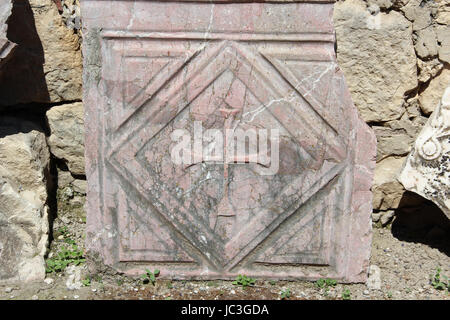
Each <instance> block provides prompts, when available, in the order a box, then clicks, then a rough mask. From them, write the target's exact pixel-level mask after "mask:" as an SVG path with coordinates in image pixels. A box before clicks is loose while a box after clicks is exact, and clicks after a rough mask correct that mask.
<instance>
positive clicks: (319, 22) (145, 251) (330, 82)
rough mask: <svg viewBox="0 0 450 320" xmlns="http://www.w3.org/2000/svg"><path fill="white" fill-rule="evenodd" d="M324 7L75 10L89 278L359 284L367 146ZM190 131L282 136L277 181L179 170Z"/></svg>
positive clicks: (101, 5)
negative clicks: (154, 275) (176, 152)
mask: <svg viewBox="0 0 450 320" xmlns="http://www.w3.org/2000/svg"><path fill="white" fill-rule="evenodd" d="M332 2H333V1H308V2H304V1H276V2H274V1H271V2H264V1H259V2H252V1H214V2H210V1H196V2H190V1H181V2H180V1H178V2H173V1H158V2H156V1H97V0H95V1H89V0H81V9H82V19H83V28H84V30H83V35H84V40H83V51H84V64H85V68H84V70H85V71H84V72H85V73H84V104H85V108H86V121H85V123H86V139H85V141H86V174H87V179H88V203H87V211H88V216H87V249H88V253H89V258H90V262H91V266H93V267H94V268H102V266H104V265H106V266H109V267H111V268H113V269H114V270H117V271H119V272H123V273H126V274H129V275H138V274H142V273H143V270H144V269H145V268H149V269H156V268H157V269H159V270H161V277H165V278H174V279H217V278H220V279H232V278H235V277H236V276H237V275H238V274H245V275H248V276H252V277H258V278H273V279H318V278H323V277H331V278H335V279H338V280H340V281H344V282H360V281H365V279H366V277H367V272H368V263H369V255H370V247H371V220H370V214H371V210H372V207H371V200H372V194H371V192H370V188H371V185H372V176H373V170H374V166H375V161H374V159H375V151H376V140H375V136H374V134H373V132H372V131H371V129H370V128H369V127H368V126H367V125H366V124H365V123H364V122H363V121H362V120H361V119H360V117H359V116H358V113H357V110H356V108H355V107H354V105H353V103H352V100H351V97H350V93H349V91H348V88H347V86H346V84H345V80H344V77H343V74H342V72H341V71H340V69H339V67H338V65H337V62H336V57H335V52H334V45H335V37H334V29H333V25H332V10H333V3H332ZM199 122H201V123H202V126H203V127H204V130H206V129H216V130H218V131H220V130H225V129H226V128H232V129H233V130H240V129H241V130H243V131H245V130H249V129H251V130H256V131H257V130H264V129H267V130H268V131H270V132H274V131H273V130H278V132H279V152H278V156H279V158H278V170H277V171H276V173H275V174H270V175H265V174H261V172H262V171H261V170H263V169H264V167H265V166H266V164H264V163H262V162H257V161H249V162H245V163H226V162H225V161H222V162H221V161H206V160H204V158H202V156H200V157H199V158H198V159H197V160H195V161H192V163H189V164H187V165H186V164H184V165H183V164H181V165H180V164H176V163H174V161H173V158H172V154H171V151H172V150H173V147H174V141H173V138H172V136H173V134H174V132H176V131H177V130H178V131H179V130H184V132H187V133H190V134H193V135H194V134H195V123H199ZM271 130H272V131H271ZM258 132H259V131H258ZM227 141H228V140H225V145H227V144H228V142H227ZM201 143H202V142H201ZM203 143H205V141H204V140H203ZM270 146H271V152H273V150H274V147H272V146H274V145H272V144H271V145H270ZM246 157H247V158H248V155H247V156H246ZM241 158H242V157H241ZM247 158H246V159H247ZM271 161H274V160H273V159H272V160H271Z"/></svg>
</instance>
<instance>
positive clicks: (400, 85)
mask: <svg viewBox="0 0 450 320" xmlns="http://www.w3.org/2000/svg"><path fill="white" fill-rule="evenodd" d="M334 21H335V26H336V36H337V39H338V46H337V56H338V62H339V65H340V66H341V68H342V70H343V72H344V74H345V78H346V80H347V82H348V86H349V88H350V91H351V93H352V97H353V100H354V102H355V105H356V107H357V108H358V110H359V111H360V112H361V116H362V117H363V119H364V120H365V121H366V122H385V121H389V120H395V119H399V118H400V117H401V116H402V114H403V113H404V112H405V108H404V106H403V104H404V96H405V94H406V93H408V92H409V91H411V90H413V89H414V88H416V87H417V84H418V82H417V58H416V54H415V51H414V45H413V40H412V26H411V22H409V21H408V20H407V19H406V18H405V17H404V16H403V15H402V14H401V13H399V12H396V11H390V12H389V13H384V12H379V13H377V14H376V15H371V13H370V11H369V9H368V8H367V7H366V3H365V2H364V1H362V0H346V1H340V2H337V3H336V7H335V13H334ZM400 53H401V54H400Z"/></svg>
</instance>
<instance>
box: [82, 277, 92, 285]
mask: <svg viewBox="0 0 450 320" xmlns="http://www.w3.org/2000/svg"><path fill="white" fill-rule="evenodd" d="M81 283H82V284H83V286H85V287H89V286H90V285H91V278H90V277H87V278H86V279H83V280H81Z"/></svg>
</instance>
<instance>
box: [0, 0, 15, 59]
mask: <svg viewBox="0 0 450 320" xmlns="http://www.w3.org/2000/svg"><path fill="white" fill-rule="evenodd" d="M11 9H12V4H11V1H9V0H4V1H2V2H1V3H0V65H1V64H2V63H3V62H5V61H6V58H7V57H8V56H9V55H10V54H11V53H12V51H13V50H14V49H15V47H16V44H15V43H13V42H11V41H9V40H8V36H7V31H8V25H7V23H6V22H7V20H8V18H9V16H10V15H11Z"/></svg>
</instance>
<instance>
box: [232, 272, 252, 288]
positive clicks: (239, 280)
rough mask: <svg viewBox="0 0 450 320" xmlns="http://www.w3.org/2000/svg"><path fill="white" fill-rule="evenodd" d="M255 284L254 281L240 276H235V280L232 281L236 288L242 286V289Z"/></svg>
mask: <svg viewBox="0 0 450 320" xmlns="http://www.w3.org/2000/svg"><path fill="white" fill-rule="evenodd" d="M255 282H256V280H255V279H253V278H249V277H247V276H245V275H242V274H240V275H238V276H237V278H236V280H234V281H233V282H232V283H233V284H234V285H236V286H242V287H243V288H245V287H248V286H253V285H255Z"/></svg>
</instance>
